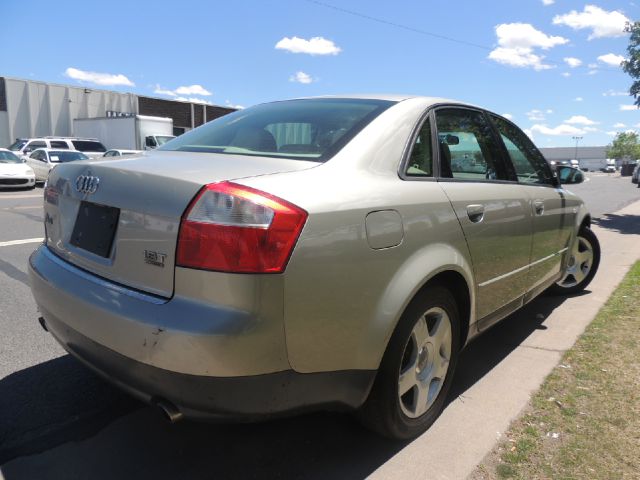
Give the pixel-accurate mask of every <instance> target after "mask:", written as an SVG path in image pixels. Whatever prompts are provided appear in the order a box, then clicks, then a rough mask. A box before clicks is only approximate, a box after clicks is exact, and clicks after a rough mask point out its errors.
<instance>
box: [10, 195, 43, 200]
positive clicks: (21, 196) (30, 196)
mask: <svg viewBox="0 0 640 480" xmlns="http://www.w3.org/2000/svg"><path fill="white" fill-rule="evenodd" d="M43 197H44V194H42V193H41V194H39V195H33V194H31V195H0V200H13V199H14V198H43Z"/></svg>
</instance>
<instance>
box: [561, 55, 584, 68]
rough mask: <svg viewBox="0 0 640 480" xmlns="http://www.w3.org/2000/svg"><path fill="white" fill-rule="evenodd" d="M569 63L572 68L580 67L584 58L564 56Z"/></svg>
mask: <svg viewBox="0 0 640 480" xmlns="http://www.w3.org/2000/svg"><path fill="white" fill-rule="evenodd" d="M563 60H564V61H565V62H566V64H567V65H569V66H570V67H571V68H576V67H579V66H580V65H582V60H580V59H579V58H575V57H564V59H563Z"/></svg>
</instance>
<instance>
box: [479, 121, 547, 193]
mask: <svg viewBox="0 0 640 480" xmlns="http://www.w3.org/2000/svg"><path fill="white" fill-rule="evenodd" d="M491 119H492V120H493V122H494V123H495V125H496V127H497V128H498V132H500V137H502V142H503V143H504V146H505V147H506V149H507V153H508V154H509V158H510V159H511V163H513V167H514V168H515V171H516V175H517V176H518V181H519V182H521V183H537V184H544V185H551V184H553V174H552V173H551V168H550V167H549V164H548V163H547V161H546V160H545V159H544V157H543V156H542V154H541V153H540V151H539V150H538V149H537V148H536V147H535V145H534V144H533V142H532V141H531V140H529V137H527V136H526V135H525V134H524V133H523V132H522V131H521V130H520V129H519V128H517V127H516V126H515V125H512V124H511V123H509V122H507V121H505V120H503V119H502V118H500V117H497V116H495V115H492V116H491Z"/></svg>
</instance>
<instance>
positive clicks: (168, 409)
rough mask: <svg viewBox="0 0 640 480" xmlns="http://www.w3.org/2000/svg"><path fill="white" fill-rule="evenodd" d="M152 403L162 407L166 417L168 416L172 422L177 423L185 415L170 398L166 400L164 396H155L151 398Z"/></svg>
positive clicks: (161, 409)
mask: <svg viewBox="0 0 640 480" xmlns="http://www.w3.org/2000/svg"><path fill="white" fill-rule="evenodd" d="M151 404H152V405H155V406H156V407H158V408H159V409H160V411H161V412H162V415H163V416H164V418H166V419H167V420H168V421H169V422H170V423H176V422H178V421H180V420H182V418H183V417H184V415H183V414H182V412H181V411H180V410H179V409H178V407H176V406H175V405H174V404H173V403H171V402H170V401H169V400H165V399H164V398H157V397H156V398H154V399H153V400H151Z"/></svg>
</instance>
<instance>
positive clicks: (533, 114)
mask: <svg viewBox="0 0 640 480" xmlns="http://www.w3.org/2000/svg"><path fill="white" fill-rule="evenodd" d="M526 115H527V118H528V119H529V120H531V121H532V122H542V121H544V118H545V117H544V112H543V111H542V110H531V111H530V112H527V113H526Z"/></svg>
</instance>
